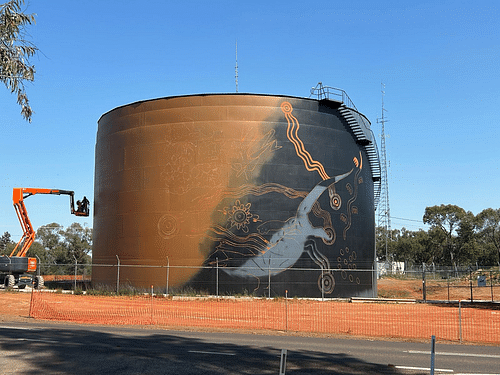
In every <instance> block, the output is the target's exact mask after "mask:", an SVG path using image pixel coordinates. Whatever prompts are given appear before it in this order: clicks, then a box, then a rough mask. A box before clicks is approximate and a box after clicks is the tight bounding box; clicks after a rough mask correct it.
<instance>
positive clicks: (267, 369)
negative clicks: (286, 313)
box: [0, 321, 500, 375]
mask: <svg viewBox="0 0 500 375" xmlns="http://www.w3.org/2000/svg"><path fill="white" fill-rule="evenodd" d="M430 348H431V345H430V343H409V342H399V341H398V342H396V341H374V340H361V339H359V340H358V339H339V338H317V337H298V336H290V335H276V336H268V335H258V334H239V333H221V332H182V331H166V330H160V329H140V328H125V327H114V326H113V327H103V326H91V325H88V326H82V325H72V324H66V323H44V322H38V321H33V322H31V321H30V322H29V323H26V322H0V374H40V373H43V374H46V373H50V374H120V375H128V374H279V373H280V359H281V350H282V349H287V351H288V353H287V354H288V355H287V361H286V374H410V373H411V374H429V368H430ZM435 368H436V371H435V373H436V374H463V373H467V374H499V373H500V347H491V346H471V345H445V344H441V343H439V342H437V344H436V360H435Z"/></svg>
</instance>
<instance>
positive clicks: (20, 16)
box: [0, 0, 38, 122]
mask: <svg viewBox="0 0 500 375" xmlns="http://www.w3.org/2000/svg"><path fill="white" fill-rule="evenodd" d="M23 6H24V0H11V1H8V2H6V3H4V4H0V81H1V82H3V83H4V85H5V87H7V89H8V90H10V92H11V93H13V94H16V95H17V103H18V104H19V105H20V106H21V115H22V116H23V117H24V118H25V119H26V120H27V121H29V122H31V116H32V114H33V110H32V109H31V106H30V104H29V100H28V95H27V94H26V88H25V84H24V83H25V82H27V81H28V82H32V81H33V80H34V79H35V66H34V65H32V64H31V63H30V58H31V57H33V56H34V55H35V54H36V53H37V51H38V48H37V47H36V46H35V45H34V44H33V43H31V42H30V41H28V40H27V36H28V33H27V30H26V29H27V26H29V25H31V24H34V23H35V15H34V14H25V13H24V10H23V9H22V7H23Z"/></svg>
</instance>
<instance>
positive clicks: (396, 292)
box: [377, 278, 500, 301]
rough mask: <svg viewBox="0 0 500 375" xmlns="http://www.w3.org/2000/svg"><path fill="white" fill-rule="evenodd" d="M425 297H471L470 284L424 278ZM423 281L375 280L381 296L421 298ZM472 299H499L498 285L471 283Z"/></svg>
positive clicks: (443, 298) (464, 281)
mask: <svg viewBox="0 0 500 375" xmlns="http://www.w3.org/2000/svg"><path fill="white" fill-rule="evenodd" d="M425 285H426V299H427V300H438V301H448V300H452V301H458V300H462V301H463V300H470V299H471V284H470V282H469V281H467V280H461V281H453V282H448V281H446V280H443V281H440V280H426V282H425ZM423 286H424V283H423V281H422V280H421V279H420V280H419V279H411V280H408V279H397V278H382V279H379V280H378V281H377V287H378V296H379V297H381V298H412V299H417V300H422V299H423V298H424V297H423ZM472 299H473V300H483V301H492V300H494V301H499V300H500V285H493V287H491V285H487V286H485V287H478V286H477V283H474V282H473V283H472Z"/></svg>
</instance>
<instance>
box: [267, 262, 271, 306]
mask: <svg viewBox="0 0 500 375" xmlns="http://www.w3.org/2000/svg"><path fill="white" fill-rule="evenodd" d="M267 273H268V278H267V289H268V290H267V297H268V298H271V265H268V266H267Z"/></svg>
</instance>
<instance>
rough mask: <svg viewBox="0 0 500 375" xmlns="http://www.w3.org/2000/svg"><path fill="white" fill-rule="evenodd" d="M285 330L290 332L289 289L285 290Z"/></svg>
mask: <svg viewBox="0 0 500 375" xmlns="http://www.w3.org/2000/svg"><path fill="white" fill-rule="evenodd" d="M285 332H288V290H285Z"/></svg>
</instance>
